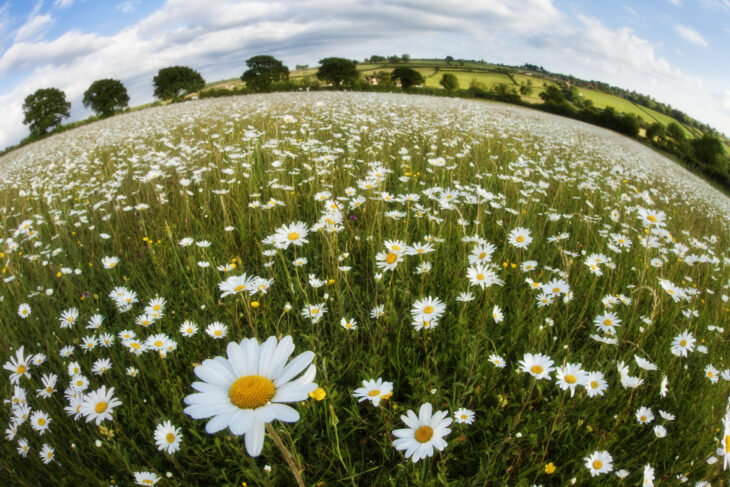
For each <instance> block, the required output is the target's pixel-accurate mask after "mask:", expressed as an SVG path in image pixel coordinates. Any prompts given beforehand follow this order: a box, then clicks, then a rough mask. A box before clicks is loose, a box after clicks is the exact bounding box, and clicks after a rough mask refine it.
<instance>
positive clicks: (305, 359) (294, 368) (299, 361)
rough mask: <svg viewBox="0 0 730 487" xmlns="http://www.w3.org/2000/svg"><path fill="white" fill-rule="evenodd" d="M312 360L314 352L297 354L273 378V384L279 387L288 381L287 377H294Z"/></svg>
mask: <svg viewBox="0 0 730 487" xmlns="http://www.w3.org/2000/svg"><path fill="white" fill-rule="evenodd" d="M312 360H314V352H304V353H300V354H299V355H297V356H296V357H295V358H294V359H293V360H292V361H291V362H289V365H287V366H286V367H284V370H282V371H281V374H279V376H278V377H276V379H275V380H274V385H275V386H276V387H279V386H281V385H284V384H286V383H287V382H289V379H292V378H294V377H295V376H296V375H298V374H299V373H300V372H301V371H302V370H304V369H305V368H306V367H307V366H308V365H309V364H310V363H311V362H312Z"/></svg>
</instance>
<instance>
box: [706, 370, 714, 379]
mask: <svg viewBox="0 0 730 487" xmlns="http://www.w3.org/2000/svg"><path fill="white" fill-rule="evenodd" d="M713 375H714V374H713V373H712V371H709V372H707V377H709V378H710V379H712V377H713Z"/></svg>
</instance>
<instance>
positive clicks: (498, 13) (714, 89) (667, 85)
mask: <svg viewBox="0 0 730 487" xmlns="http://www.w3.org/2000/svg"><path fill="white" fill-rule="evenodd" d="M729 52H730V0H646V1H640V2H637V1H630V0H626V1H623V2H621V1H614V0H580V1H579V0H575V1H564V0H461V1H459V0H369V1H366V0H289V1H281V0H262V1H260V2H247V1H236V0H45V1H43V0H38V1H36V0H0V111H1V113H2V114H3V116H2V117H0V148H2V147H6V146H8V145H11V144H14V143H17V142H18V141H19V140H20V139H21V138H23V137H24V136H25V135H27V134H28V131H27V128H26V126H24V125H23V123H22V121H23V113H22V104H23V99H24V98H25V97H26V96H27V95H28V94H30V93H32V92H34V91H35V90H36V89H38V88H47V87H56V88H60V89H62V90H63V91H65V92H66V95H67V97H68V98H69V99H70V100H71V102H72V111H71V115H72V117H71V120H77V119H80V118H84V117H86V116H87V115H89V112H88V111H86V110H85V109H84V108H83V105H82V103H81V98H82V95H83V92H84V91H85V90H86V89H87V88H88V87H89V85H90V84H91V83H92V82H93V81H94V80H97V79H101V78H116V79H119V80H121V81H122V82H123V83H124V84H125V85H126V86H127V89H128V90H129V93H130V97H131V101H130V105H139V104H143V103H147V102H150V101H152V99H153V97H152V90H153V88H152V77H153V76H154V75H155V74H156V73H157V71H158V70H159V69H160V68H162V67H166V66H172V65H178V64H180V65H187V66H190V67H192V68H194V69H196V70H198V71H199V72H200V73H201V74H202V75H203V77H204V78H205V79H206V80H208V81H213V80H218V79H225V78H232V77H237V76H240V75H241V73H242V72H243V71H244V68H245V60H246V59H247V58H248V57H250V56H252V55H256V54H272V55H274V56H276V57H277V58H279V59H281V60H282V61H284V63H285V64H287V65H288V66H289V67H291V68H293V67H294V65H295V64H310V65H316V64H317V61H318V60H319V59H321V58H324V57H327V56H342V57H348V58H351V59H363V58H364V57H368V56H370V55H372V54H381V55H388V54H403V53H408V54H410V55H411V57H414V58H416V57H431V58H433V57H438V58H442V57H445V56H447V55H451V56H453V57H455V58H465V59H484V60H486V61H489V62H500V63H505V64H512V65H521V64H524V63H526V62H529V63H533V64H539V65H542V66H544V67H545V68H546V69H548V70H550V71H554V72H561V73H566V74H573V75H575V76H578V77H581V78H585V79H596V80H601V81H605V82H608V83H610V84H613V85H617V86H621V87H624V88H628V89H633V90H636V91H638V92H641V93H645V94H648V95H651V96H653V97H654V98H655V99H657V100H659V101H662V102H665V103H669V104H671V105H672V106H675V107H677V108H679V109H681V110H682V111H684V112H686V113H687V114H689V115H690V116H692V117H694V118H697V119H698V120H700V121H702V122H705V123H708V124H710V125H711V126H713V127H715V128H717V129H718V130H720V131H721V132H724V133H725V134H728V135H730V63H729V62H728V59H730V54H729Z"/></svg>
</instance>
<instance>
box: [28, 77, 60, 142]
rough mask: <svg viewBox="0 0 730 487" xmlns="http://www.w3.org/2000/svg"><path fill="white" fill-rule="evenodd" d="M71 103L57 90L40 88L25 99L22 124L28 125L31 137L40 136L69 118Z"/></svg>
mask: <svg viewBox="0 0 730 487" xmlns="http://www.w3.org/2000/svg"><path fill="white" fill-rule="evenodd" d="M69 110H71V102H69V101H66V94H65V93H64V92H63V91H61V90H59V89H58V88H42V89H40V90H36V92H35V93H33V94H31V95H28V96H26V97H25V101H24V102H23V113H24V114H25V118H24V119H23V124H25V125H28V126H29V128H30V133H31V135H33V136H40V135H43V134H45V133H47V132H48V129H52V128H55V127H56V126H57V125H60V124H61V120H63V119H64V118H68V117H69V116H70V113H69Z"/></svg>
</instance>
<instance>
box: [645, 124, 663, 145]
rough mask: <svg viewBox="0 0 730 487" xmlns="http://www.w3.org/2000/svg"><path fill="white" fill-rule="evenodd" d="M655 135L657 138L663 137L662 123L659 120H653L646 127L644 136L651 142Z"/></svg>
mask: <svg viewBox="0 0 730 487" xmlns="http://www.w3.org/2000/svg"><path fill="white" fill-rule="evenodd" d="M656 137H658V138H659V140H662V139H663V138H664V125H662V124H660V123H659V122H654V123H653V124H651V125H649V126H648V127H647V128H646V138H647V139H648V140H649V141H650V142H653V141H654V139H655V138H656Z"/></svg>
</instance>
